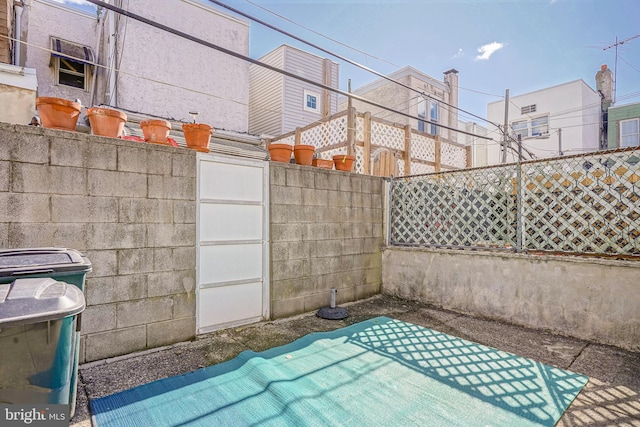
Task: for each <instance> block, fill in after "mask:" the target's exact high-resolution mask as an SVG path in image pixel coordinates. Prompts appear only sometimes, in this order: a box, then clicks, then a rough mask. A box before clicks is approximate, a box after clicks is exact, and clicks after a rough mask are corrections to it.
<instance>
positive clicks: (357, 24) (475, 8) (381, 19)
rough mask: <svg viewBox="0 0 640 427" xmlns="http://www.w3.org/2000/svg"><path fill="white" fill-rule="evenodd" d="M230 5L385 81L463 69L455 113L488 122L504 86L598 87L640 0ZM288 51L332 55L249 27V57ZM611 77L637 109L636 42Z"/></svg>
mask: <svg viewBox="0 0 640 427" xmlns="http://www.w3.org/2000/svg"><path fill="white" fill-rule="evenodd" d="M59 1H72V2H74V3H76V2H77V1H78V0H59ZM201 1H204V2H206V0H201ZM226 3H227V4H229V5H231V6H232V7H234V8H237V9H239V10H242V11H244V12H246V13H248V14H250V15H253V16H256V17H258V18H260V19H262V20H264V21H267V22H269V23H271V24H273V25H276V26H278V27H280V28H282V29H284V30H286V31H288V32H290V33H294V34H296V35H297V36H299V37H301V38H303V39H306V40H309V41H311V42H312V43H314V44H317V45H320V46H322V47H323V48H325V49H328V50H330V51H332V52H336V53H338V54H340V55H342V56H345V57H348V58H349V59H351V60H353V61H356V62H358V63H361V64H363V65H366V66H367V67H370V68H372V69H375V70H376V71H378V72H381V73H384V74H388V73H391V72H393V71H395V70H397V69H398V68H400V67H404V66H407V65H411V66H413V67H415V68H417V69H419V70H421V71H422V72H424V73H426V74H428V75H430V76H432V77H434V78H437V79H439V80H441V79H442V72H443V71H446V70H449V69H451V68H455V69H456V70H458V71H459V83H460V88H461V89H460V93H459V96H460V105H459V106H460V108H462V109H465V110H468V111H470V112H472V113H474V114H476V115H478V116H481V117H486V106H487V104H488V103H489V102H493V101H496V100H499V99H500V97H501V96H504V92H505V89H507V88H509V90H510V94H511V96H515V95H519V94H523V93H527V92H530V91H534V90H537V89H542V88H545V87H549V86H553V85H557V84H561V83H566V82H569V81H573V80H577V79H583V80H584V81H585V82H586V83H587V84H588V85H589V86H591V87H593V88H595V80H594V77H595V74H596V72H597V71H598V70H599V69H600V66H601V65H602V64H608V66H609V68H611V69H612V70H613V69H614V67H615V58H616V54H615V49H614V48H611V49H608V50H604V48H605V47H607V46H610V45H612V44H614V43H615V41H616V37H617V38H618V40H619V41H622V40H625V39H628V38H631V37H633V36H636V35H639V34H640V24H639V23H638V16H640V1H639V0H608V1H602V0H600V1H598V0H520V1H518V0H414V1H397V0H377V1H376V0H346V1H337V0H333V1H330V0H311V1H308V0H227V1H226ZM159 4H160V3H159ZM265 9H266V10H265ZM269 11H271V12H273V13H270V12H269ZM276 14H277V15H281V16H282V17H285V18H287V19H288V20H289V21H293V23H292V22H289V21H287V20H284V19H282V18H280V17H278V16H277V15H276ZM294 23H295V24H298V25H295V24H294ZM303 27H306V28H307V29H310V30H313V31H314V32H317V33H320V34H322V35H324V36H326V37H329V38H331V39H334V40H337V41H339V42H340V43H336V42H334V41H331V40H329V39H327V38H325V37H322V36H320V35H318V34H316V33H314V32H311V31H309V30H307V29H305V28H303ZM284 43H286V44H290V45H293V46H296V47H300V48H302V49H304V50H307V51H310V52H313V53H317V54H320V55H322V56H327V57H330V56H328V55H326V54H325V53H322V52H318V51H316V50H314V49H313V48H311V47H309V46H306V45H304V44H302V43H300V42H298V41H295V40H292V39H290V38H288V37H286V36H284V35H282V34H279V33H276V32H274V31H273V30H270V29H267V28H265V27H263V26H262V25H260V24H257V23H253V22H252V23H251V41H250V56H251V57H253V58H259V57H260V56H262V55H264V54H265V53H267V52H269V51H270V50H272V49H274V48H276V47H278V46H280V45H281V44H284ZM345 45H346V46H345ZM347 46H349V47H351V48H353V49H350V48H349V47H347ZM354 49H355V50H354ZM362 52H366V54H365V53H362ZM330 58H331V57H330ZM331 59H333V60H334V61H336V62H338V63H340V88H341V89H343V90H346V88H347V81H348V79H351V81H352V87H353V88H356V87H359V86H361V85H363V84H366V83H368V82H370V81H373V80H375V79H376V78H377V77H376V76H375V75H373V74H371V73H369V72H367V71H364V70H360V69H358V68H356V67H353V66H351V65H349V64H346V63H342V62H341V61H340V60H337V59H335V58H331ZM616 74H617V85H616V86H617V92H616V93H617V99H618V102H617V103H616V105H622V104H626V103H631V102H640V37H638V38H636V39H634V40H629V41H628V42H626V43H624V44H622V45H619V47H618V64H617V73H616ZM462 118H463V119H465V120H469V119H471V118H470V117H468V116H465V115H462ZM473 120H474V121H479V120H477V119H473ZM481 124H482V123H481Z"/></svg>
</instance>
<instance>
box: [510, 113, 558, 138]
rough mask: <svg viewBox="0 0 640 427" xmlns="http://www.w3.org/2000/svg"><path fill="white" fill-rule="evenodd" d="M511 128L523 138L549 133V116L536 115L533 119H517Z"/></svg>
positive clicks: (516, 134)
mask: <svg viewBox="0 0 640 427" xmlns="http://www.w3.org/2000/svg"><path fill="white" fill-rule="evenodd" d="M511 130H512V131H513V133H514V134H515V136H516V137H517V136H518V135H520V137H521V138H522V139H524V138H529V137H536V136H547V135H549V116H548V115H544V116H539V117H534V118H532V119H531V120H526V119H525V120H516V121H513V122H511Z"/></svg>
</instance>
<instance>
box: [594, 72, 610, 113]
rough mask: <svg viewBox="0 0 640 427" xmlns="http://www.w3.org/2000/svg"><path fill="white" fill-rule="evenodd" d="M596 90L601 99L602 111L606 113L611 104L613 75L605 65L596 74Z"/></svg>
mask: <svg viewBox="0 0 640 427" xmlns="http://www.w3.org/2000/svg"><path fill="white" fill-rule="evenodd" d="M596 90H597V91H598V93H600V97H601V98H602V111H607V110H608V109H609V107H610V106H611V105H612V104H613V96H614V93H613V73H612V72H611V70H610V69H609V68H608V67H607V65H606V64H604V65H602V66H601V67H600V71H598V72H597V73H596Z"/></svg>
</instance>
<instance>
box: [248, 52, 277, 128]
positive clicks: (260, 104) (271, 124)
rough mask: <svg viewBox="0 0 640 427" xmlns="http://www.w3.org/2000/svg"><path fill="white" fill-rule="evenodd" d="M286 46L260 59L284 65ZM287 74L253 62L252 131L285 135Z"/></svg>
mask: <svg viewBox="0 0 640 427" xmlns="http://www.w3.org/2000/svg"><path fill="white" fill-rule="evenodd" d="M283 58H284V49H282V47H281V48H279V49H276V50H274V51H271V52H269V53H268V54H266V55H265V56H263V57H262V58H260V61H261V62H264V63H267V64H269V65H272V66H274V67H277V68H282V67H283V62H284V61H283ZM283 85H284V76H283V75H282V74H279V73H276V72H274V71H270V70H267V69H266V68H263V67H260V66H258V65H255V64H252V65H251V66H250V67H249V133H253V134H263V133H264V134H269V135H274V136H277V135H281V134H282V113H281V111H282V106H283V90H284V86H283Z"/></svg>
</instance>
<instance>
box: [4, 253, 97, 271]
mask: <svg viewBox="0 0 640 427" xmlns="http://www.w3.org/2000/svg"><path fill="white" fill-rule="evenodd" d="M83 271H84V272H89V271H91V262H90V261H89V259H88V258H87V257H85V256H84V255H82V254H81V253H80V252H78V251H76V250H75V249H67V248H23V249H2V250H0V277H8V276H16V275H24V274H40V273H61V272H83Z"/></svg>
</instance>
